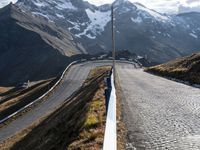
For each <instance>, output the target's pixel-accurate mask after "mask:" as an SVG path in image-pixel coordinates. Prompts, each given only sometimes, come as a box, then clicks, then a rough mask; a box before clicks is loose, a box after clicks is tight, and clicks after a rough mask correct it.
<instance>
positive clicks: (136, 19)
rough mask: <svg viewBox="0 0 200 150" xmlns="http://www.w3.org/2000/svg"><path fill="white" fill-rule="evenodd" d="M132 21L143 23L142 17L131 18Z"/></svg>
mask: <svg viewBox="0 0 200 150" xmlns="http://www.w3.org/2000/svg"><path fill="white" fill-rule="evenodd" d="M131 20H132V21H133V22H135V23H141V22H142V19H141V18H140V17H137V18H131Z"/></svg>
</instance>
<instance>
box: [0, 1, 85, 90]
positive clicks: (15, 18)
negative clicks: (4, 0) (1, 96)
mask: <svg viewBox="0 0 200 150" xmlns="http://www.w3.org/2000/svg"><path fill="white" fill-rule="evenodd" d="M84 52H85V50H84V49H83V48H82V47H81V45H80V44H79V43H76V42H74V40H73V36H72V35H71V33H69V32H66V31H64V30H62V29H61V28H58V27H57V26H55V25H54V24H52V23H50V22H48V21H47V20H44V19H43V18H41V17H34V16H32V15H31V14H29V13H27V12H26V13H24V12H23V11H22V10H21V9H19V8H18V7H17V6H15V5H12V4H10V5H8V6H6V7H4V8H2V9H1V10H0V72H1V73H0V83H1V85H0V86H12V85H15V84H18V83H19V82H24V81H27V80H40V79H45V78H49V77H52V76H56V75H58V73H59V72H60V71H62V70H63V69H64V67H65V66H66V65H67V63H68V57H70V56H73V55H76V54H81V53H84Z"/></svg>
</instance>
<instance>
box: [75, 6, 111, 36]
mask: <svg viewBox="0 0 200 150" xmlns="http://www.w3.org/2000/svg"><path fill="white" fill-rule="evenodd" d="M86 13H87V15H88V17H89V19H90V23H89V25H88V27H87V28H86V29H85V30H84V31H83V32H82V33H79V34H77V35H76V36H78V37H80V36H82V35H85V36H87V37H88V38H90V39H95V38H96V35H98V34H99V35H100V34H101V33H102V32H103V31H104V28H105V26H106V25H107V23H108V22H109V21H110V20H111V19H110V11H107V12H102V11H99V10H96V11H91V10H90V9H86ZM89 32H91V33H89Z"/></svg>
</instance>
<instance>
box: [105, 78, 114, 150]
mask: <svg viewBox="0 0 200 150" xmlns="http://www.w3.org/2000/svg"><path fill="white" fill-rule="evenodd" d="M111 84H112V91H111V96H110V101H109V104H108V113H107V119H106V130H105V135H104V143H103V150H117V122H116V106H117V105H116V92H115V84H114V75H113V74H112V75H111Z"/></svg>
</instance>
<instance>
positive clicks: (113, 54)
mask: <svg viewBox="0 0 200 150" xmlns="http://www.w3.org/2000/svg"><path fill="white" fill-rule="evenodd" d="M111 17H112V18H111V22H112V24H111V25H112V57H113V73H114V75H115V27H114V4H112V6H111Z"/></svg>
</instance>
